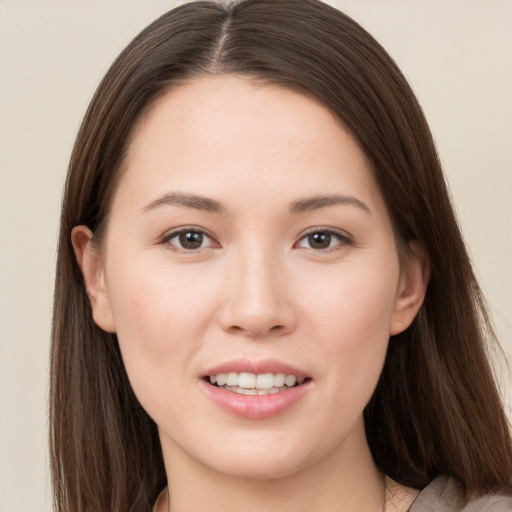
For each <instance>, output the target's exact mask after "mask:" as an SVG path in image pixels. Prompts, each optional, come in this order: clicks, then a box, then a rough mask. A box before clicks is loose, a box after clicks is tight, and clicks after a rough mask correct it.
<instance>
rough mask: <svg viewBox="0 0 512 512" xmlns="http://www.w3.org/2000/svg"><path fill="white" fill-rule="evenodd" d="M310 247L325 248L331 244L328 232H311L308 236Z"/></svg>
mask: <svg viewBox="0 0 512 512" xmlns="http://www.w3.org/2000/svg"><path fill="white" fill-rule="evenodd" d="M308 241H309V245H310V247H312V248H313V249H327V248H328V247H329V246H330V245H331V235H330V233H322V232H320V233H312V234H311V235H309V236H308Z"/></svg>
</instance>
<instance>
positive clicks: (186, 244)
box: [180, 231, 203, 249]
mask: <svg viewBox="0 0 512 512" xmlns="http://www.w3.org/2000/svg"><path fill="white" fill-rule="evenodd" d="M180 244H181V246H182V247H183V248H184V249H199V247H201V245H202V244H203V234H202V233H197V232H195V231H189V232H187V233H181V234H180Z"/></svg>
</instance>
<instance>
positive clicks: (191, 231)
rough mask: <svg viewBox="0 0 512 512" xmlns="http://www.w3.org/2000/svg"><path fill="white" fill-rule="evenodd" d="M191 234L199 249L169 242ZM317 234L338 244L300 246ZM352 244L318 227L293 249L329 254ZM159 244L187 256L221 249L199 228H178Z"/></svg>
mask: <svg viewBox="0 0 512 512" xmlns="http://www.w3.org/2000/svg"><path fill="white" fill-rule="evenodd" d="M191 234H194V235H199V237H200V243H201V245H200V246H199V247H194V248H185V247H179V246H178V245H177V244H174V243H172V242H171V240H173V239H174V238H178V240H179V238H180V237H181V236H186V235H191ZM318 234H320V235H324V236H328V237H329V242H331V241H332V238H336V239H337V240H338V242H337V243H336V244H335V245H333V246H331V245H329V247H326V248H314V247H311V246H310V247H304V246H302V245H301V242H303V241H304V240H307V239H308V237H311V236H312V235H318ZM204 238H206V239H207V240H209V241H210V243H209V244H208V245H207V246H204V247H203V245H202V244H203V242H204ZM191 241H192V242H193V240H191ZM180 242H183V240H180ZM352 242H353V240H352V238H351V237H350V236H349V235H348V234H347V233H345V232H343V231H340V230H337V229H333V228H322V227H320V228H314V229H311V230H310V231H308V232H306V233H305V234H303V235H302V236H301V237H300V238H299V240H298V241H297V242H295V244H294V245H293V247H294V248H301V249H310V250H313V251H315V252H320V253H329V252H333V251H336V250H340V249H341V247H342V246H346V245H351V244H352ZM161 243H162V244H166V245H167V246H169V247H170V248H171V250H173V251H176V252H182V253H188V254H191V253H195V252H198V251H200V250H201V249H208V248H212V247H213V248H220V247H221V245H220V243H219V242H218V241H217V240H215V238H214V237H213V236H211V235H209V234H208V233H207V232H206V231H204V230H203V229H201V228H180V229H178V230H175V231H172V232H171V233H168V234H167V235H165V236H164V237H163V238H162V241H161ZM310 243H311V240H310Z"/></svg>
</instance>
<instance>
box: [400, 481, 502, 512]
mask: <svg viewBox="0 0 512 512" xmlns="http://www.w3.org/2000/svg"><path fill="white" fill-rule="evenodd" d="M461 500H462V491H461V489H460V486H459V484H458V483H457V480H455V479H454V478H449V477H446V476H440V477H437V478H435V479H434V480H433V481H432V482H431V483H430V484H429V485H427V487H425V489H423V491H421V492H420V493H419V494H418V497H417V498H416V499H415V500H414V503H413V504H412V505H411V508H410V509H409V512H510V511H512V496H510V495H505V494H502V493H489V494H485V495H484V496H478V497H473V498H470V499H469V501H468V502H467V503H464V502H462V503H461Z"/></svg>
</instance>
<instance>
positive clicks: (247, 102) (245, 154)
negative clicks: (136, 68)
mask: <svg viewBox="0 0 512 512" xmlns="http://www.w3.org/2000/svg"><path fill="white" fill-rule="evenodd" d="M123 174H124V175H123V178H122V179H121V188H123V186H124V187H127V186H130V187H131V188H133V190H134V191H136V193H137V194H138V195H145V196H148V197H149V196H151V195H152V194H157V193H159V192H161V191H162V189H163V188H166V187H167V188H173V189H181V188H187V187H194V189H195V190H194V192H197V193H202V194H205V195H212V194H216V193H219V194H222V192H223V191H225V190H226V186H227V185H229V187H231V188H233V187H237V186H238V187H242V186H244V185H247V184H251V185H252V188H251V189H250V190H251V191H252V192H254V194H256V193H257V192H258V190H260V189H263V188H264V187H265V185H267V186H268V187H274V188H276V187H280V188H281V189H282V190H283V191H284V190H287V191H289V192H290V194H293V193H295V194H296V195H297V194H298V195H301V194H303V192H304V189H307V188H308V187H309V188H311V189H317V188H319V187H320V188H322V186H323V187H324V188H325V190H316V192H319V193H327V192H329V190H327V189H329V188H330V186H331V185H333V186H334V184H335V182H336V180H338V179H340V178H341V177H343V181H344V185H343V186H344V187H345V188H351V187H356V188H357V187H359V188H360V189H361V188H366V189H367V192H371V191H372V190H373V191H375V188H376V186H375V182H374V179H373V173H372V170H371V166H370V164H369V162H368V160H367V158H366V156H365V155H364V153H363V152H362V151H361V150H360V148H359V145H358V144H357V142H356V140H355V139H354V137H353V136H352V135H351V134H350V133H349V132H348V131H347V130H346V128H345V127H344V125H343V124H342V122H341V121H340V120H339V119H338V118H337V117H336V116H334V115H333V114H332V113H331V111H330V110H329V109H327V108H326V107H325V106H324V105H323V104H322V103H320V102H319V101H317V100H316V99H314V98H312V97H310V96H306V95H305V94H302V93H300V92H297V91H295V90H292V89H289V88H285V87H281V86H274V85H272V86H270V85H259V84H255V83H253V82H251V81H250V80H249V79H247V78H241V77H236V76H215V77H205V78H201V79H196V80H193V81H190V82H188V83H186V84H184V85H180V86H179V87H176V88H173V89H170V90H169V91H167V92H166V93H165V94H163V95H162V96H161V97H160V98H159V99H158V100H157V101H156V102H155V103H154V104H153V105H152V106H151V107H150V108H149V109H148V110H147V111H146V112H145V113H144V114H143V115H142V116H141V118H140V119H139V121H138V122H137V124H136V126H135V127H134V130H133V133H132V136H131V140H130V144H129V149H128V152H127V157H126V160H125V165H124V169H123ZM229 187H228V188H229ZM268 187H267V188H268Z"/></svg>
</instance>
